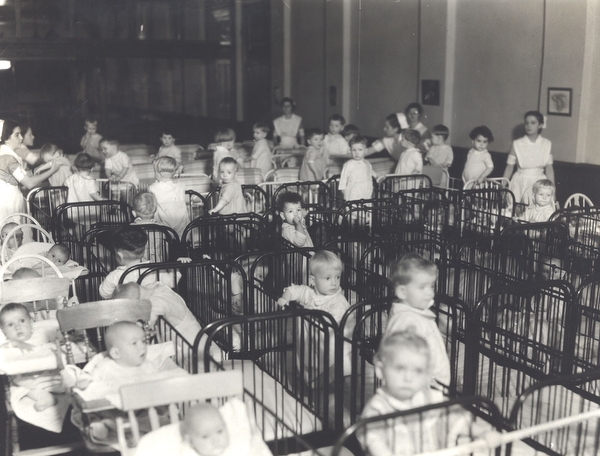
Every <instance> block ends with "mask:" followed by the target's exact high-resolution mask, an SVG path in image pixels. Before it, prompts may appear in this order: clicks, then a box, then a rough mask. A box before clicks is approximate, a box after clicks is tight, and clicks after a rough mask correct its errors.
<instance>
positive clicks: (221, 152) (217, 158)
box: [212, 128, 236, 183]
mask: <svg viewBox="0 0 600 456" xmlns="http://www.w3.org/2000/svg"><path fill="white" fill-rule="evenodd" d="M215 143H216V147H215V151H214V153H213V172H212V178H213V180H214V181H215V182H216V183H219V163H221V160H223V159H224V158H225V157H232V158H234V159H235V158H236V157H235V156H234V153H233V147H234V146H235V131H233V130H232V129H231V128H224V129H222V130H219V131H218V132H217V134H216V135H215Z"/></svg>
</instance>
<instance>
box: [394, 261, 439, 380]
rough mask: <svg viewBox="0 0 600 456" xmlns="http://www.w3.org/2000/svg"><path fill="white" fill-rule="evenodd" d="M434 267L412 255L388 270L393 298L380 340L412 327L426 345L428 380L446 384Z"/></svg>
mask: <svg viewBox="0 0 600 456" xmlns="http://www.w3.org/2000/svg"><path fill="white" fill-rule="evenodd" d="M437 272H438V271H437V266H436V265H435V264H434V263H432V262H431V261H428V260H426V259H424V258H422V257H421V256H419V255H417V254H416V253H407V254H404V255H402V257H400V259H399V260H397V261H395V262H394V263H393V264H392V265H391V267H390V273H391V277H390V281H391V282H392V284H393V286H394V290H395V292H396V297H397V298H398V300H397V301H395V302H394V303H393V304H392V307H391V309H390V313H389V317H388V322H387V326H386V329H385V333H384V337H385V336H386V335H387V334H392V333H395V332H398V331H405V330H407V329H408V328H413V329H414V331H415V332H416V334H418V335H419V336H420V337H422V338H423V339H425V340H426V341H427V343H428V345H429V353H430V355H429V357H430V360H431V373H432V380H437V381H438V382H441V383H443V384H444V385H448V384H449V383H450V360H449V359H448V353H447V352H446V345H445V343H444V338H443V336H442V333H441V332H440V330H439V329H438V324H437V323H436V316H435V314H434V313H433V312H432V311H431V310H430V308H431V306H433V304H434V300H433V299H434V297H435V283H436V281H437Z"/></svg>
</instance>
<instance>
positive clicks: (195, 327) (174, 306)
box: [112, 282, 201, 345]
mask: <svg viewBox="0 0 600 456" xmlns="http://www.w3.org/2000/svg"><path fill="white" fill-rule="evenodd" d="M112 299H148V300H149V301H150V302H151V303H152V312H151V314H150V320H149V321H148V324H149V325H150V326H151V327H153V326H154V325H155V324H156V321H157V320H158V317H159V316H161V315H162V316H163V317H164V318H165V319H166V320H167V321H168V322H169V323H170V324H171V325H173V327H174V328H175V330H176V331H177V332H178V333H179V334H181V335H182V336H183V337H184V339H185V340H187V341H188V342H189V343H190V344H191V345H193V344H194V340H196V336H197V335H198V333H199V332H200V329H201V327H200V323H198V320H196V317H194V314H192V312H190V309H188V307H187V305H186V303H185V301H184V300H183V298H182V297H181V296H179V295H178V294H177V293H175V292H174V291H173V290H171V289H170V288H169V287H167V286H166V285H164V284H162V283H160V282H154V283H149V284H147V285H139V284H137V283H135V282H128V283H121V284H119V285H117V288H116V289H115V292H114V293H113V294H112Z"/></svg>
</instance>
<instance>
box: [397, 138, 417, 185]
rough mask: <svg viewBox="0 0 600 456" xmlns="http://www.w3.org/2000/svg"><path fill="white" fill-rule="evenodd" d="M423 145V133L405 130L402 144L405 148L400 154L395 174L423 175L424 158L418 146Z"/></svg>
mask: <svg viewBox="0 0 600 456" xmlns="http://www.w3.org/2000/svg"><path fill="white" fill-rule="evenodd" d="M420 143H421V133H419V132H418V131H417V130H404V131H403V132H402V141H401V144H402V146H403V147H404V148H405V150H404V152H402V153H401V154H400V158H399V160H398V165H397V166H396V170H395V171H394V174H400V175H403V176H405V175H409V174H421V172H422V171H423V156H422V155H421V151H420V150H419V149H418V148H417V146H418V145H419V144H420Z"/></svg>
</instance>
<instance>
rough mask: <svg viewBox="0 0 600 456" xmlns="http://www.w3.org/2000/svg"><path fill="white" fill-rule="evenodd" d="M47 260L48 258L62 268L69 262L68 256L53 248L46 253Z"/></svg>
mask: <svg viewBox="0 0 600 456" xmlns="http://www.w3.org/2000/svg"><path fill="white" fill-rule="evenodd" d="M46 258H48V259H49V260H50V261H51V262H52V263H54V264H55V265H56V266H62V265H63V264H65V263H66V262H67V261H68V258H67V256H66V255H65V254H64V253H63V252H61V251H60V249H57V248H55V247H52V248H51V249H50V250H48V252H47V253H46Z"/></svg>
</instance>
